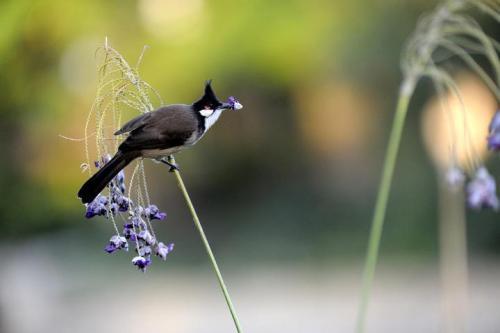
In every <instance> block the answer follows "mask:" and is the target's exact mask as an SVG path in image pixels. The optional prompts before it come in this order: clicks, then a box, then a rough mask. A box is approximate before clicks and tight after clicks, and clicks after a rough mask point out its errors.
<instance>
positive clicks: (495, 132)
mask: <svg viewBox="0 0 500 333" xmlns="http://www.w3.org/2000/svg"><path fill="white" fill-rule="evenodd" d="M488 129H489V135H488V149H490V150H493V151H499V150H500V110H498V111H497V112H496V113H495V115H494V116H493V118H492V119H491V122H490V126H489V128H488Z"/></svg>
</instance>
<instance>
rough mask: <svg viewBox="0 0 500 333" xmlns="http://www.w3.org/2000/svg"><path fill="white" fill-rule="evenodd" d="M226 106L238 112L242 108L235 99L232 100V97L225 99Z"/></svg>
mask: <svg viewBox="0 0 500 333" xmlns="http://www.w3.org/2000/svg"><path fill="white" fill-rule="evenodd" d="M227 104H229V106H230V107H231V109H233V110H240V109H242V108H243V105H241V103H240V102H239V101H238V100H237V99H236V98H234V96H230V97H229V98H228V99H227Z"/></svg>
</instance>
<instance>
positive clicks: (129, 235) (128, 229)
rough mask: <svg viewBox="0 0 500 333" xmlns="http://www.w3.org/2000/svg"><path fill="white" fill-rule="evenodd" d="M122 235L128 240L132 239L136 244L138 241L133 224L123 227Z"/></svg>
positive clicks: (126, 224)
mask: <svg viewBox="0 0 500 333" xmlns="http://www.w3.org/2000/svg"><path fill="white" fill-rule="evenodd" d="M122 234H123V237H125V238H126V239H130V240H131V241H133V242H135V241H136V239H137V235H136V234H135V231H134V226H133V225H132V223H125V224H124V225H123V232H122Z"/></svg>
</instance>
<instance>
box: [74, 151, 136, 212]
mask: <svg viewBox="0 0 500 333" xmlns="http://www.w3.org/2000/svg"><path fill="white" fill-rule="evenodd" d="M136 157H138V154H137V153H135V152H126V153H122V152H121V151H118V152H117V153H116V155H115V156H114V157H113V158H112V159H111V160H110V161H109V162H108V163H106V164H105V165H104V166H103V167H102V168H101V169H100V170H99V171H97V173H96V174H94V175H93V176H92V177H91V178H90V179H89V180H87V181H86V182H85V184H83V186H82V188H80V191H78V197H79V198H81V199H82V202H83V203H89V202H92V201H93V200H94V199H95V197H97V195H98V194H99V193H100V192H101V191H102V190H103V189H104V187H106V185H107V184H108V183H109V182H110V181H111V180H112V179H113V177H115V176H116V175H117V174H118V172H120V170H122V169H123V168H125V167H126V166H127V165H128V164H129V163H130V162H132V161H133V160H134V159H135V158H136Z"/></svg>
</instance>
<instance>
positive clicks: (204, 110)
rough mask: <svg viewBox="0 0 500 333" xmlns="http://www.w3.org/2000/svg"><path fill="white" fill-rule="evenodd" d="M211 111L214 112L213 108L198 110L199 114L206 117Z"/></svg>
mask: <svg viewBox="0 0 500 333" xmlns="http://www.w3.org/2000/svg"><path fill="white" fill-rule="evenodd" d="M212 113H214V110H212V109H203V110H200V114H201V115H202V116H203V117H208V116H210V115H211V114H212Z"/></svg>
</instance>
